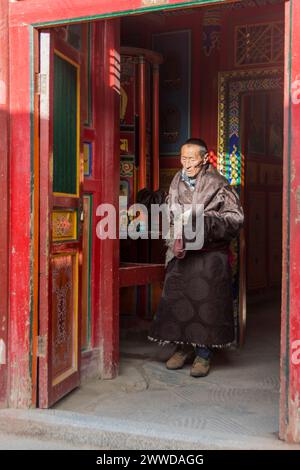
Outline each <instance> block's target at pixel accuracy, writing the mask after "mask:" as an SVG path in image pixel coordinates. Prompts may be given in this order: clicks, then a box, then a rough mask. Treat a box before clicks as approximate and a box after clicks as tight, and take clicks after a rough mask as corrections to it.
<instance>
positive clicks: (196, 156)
mask: <svg viewBox="0 0 300 470" xmlns="http://www.w3.org/2000/svg"><path fill="white" fill-rule="evenodd" d="M180 161H181V165H182V167H183V168H184V170H185V172H186V174H187V175H188V176H190V177H191V178H193V177H194V176H196V175H197V174H198V173H199V171H200V163H201V161H202V157H201V155H200V151H199V147H198V145H193V144H186V145H183V146H182V147H181V157H180Z"/></svg>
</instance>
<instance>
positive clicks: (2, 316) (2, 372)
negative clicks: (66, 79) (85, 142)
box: [0, 0, 9, 407]
mask: <svg viewBox="0 0 300 470" xmlns="http://www.w3.org/2000/svg"><path fill="white" fill-rule="evenodd" d="M0 18H1V27H0V51H1V54H0V129H1V139H0V207H1V224H0V279H1V296H0V407H6V406H7V327H8V161H9V159H8V155H9V152H8V127H9V103H8V99H9V95H8V84H9V73H8V68H9V62H8V57H9V51H8V44H9V41H8V36H9V34H8V0H0Z"/></svg>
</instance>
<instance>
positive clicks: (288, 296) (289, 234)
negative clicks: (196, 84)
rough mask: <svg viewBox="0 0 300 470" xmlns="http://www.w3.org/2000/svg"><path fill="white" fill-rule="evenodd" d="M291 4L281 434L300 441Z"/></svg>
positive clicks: (299, 59) (299, 17) (289, 14)
mask: <svg viewBox="0 0 300 470" xmlns="http://www.w3.org/2000/svg"><path fill="white" fill-rule="evenodd" d="M285 8H286V10H285V13H286V30H285V39H286V41H285V97H284V110H285V124H284V126H285V128H284V181H283V184H284V187H283V228H284V232H283V272H282V274H283V275H282V279H283V284H282V329H281V406H280V437H281V438H282V439H286V440H288V441H290V442H300V267H299V266H300V158H299V149H300V29H299V24H300V2H299V0H290V1H289V2H287V3H286V6H285Z"/></svg>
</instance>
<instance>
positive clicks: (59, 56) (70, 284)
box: [38, 32, 83, 408]
mask: <svg viewBox="0 0 300 470" xmlns="http://www.w3.org/2000/svg"><path fill="white" fill-rule="evenodd" d="M80 136H81V122H80V57H79V55H78V54H77V53H76V51H74V50H73V49H72V48H71V47H68V45H67V44H65V43H64V42H62V41H61V40H59V38H57V37H56V36H55V32H43V33H41V36H40V289H39V295H40V297H39V345H38V355H39V407H41V408H47V407H50V406H51V405H52V404H53V403H55V402H56V401H57V400H58V399H60V398H61V397H62V396H64V395H65V394H66V393H68V392H69V391H70V390H72V389H74V388H75V387H77V386H78V385H79V380H80V324H81V322H80V315H81V308H80V305H81V302H80V299H81V263H82V219H83V207H82V180H83V175H82V173H83V155H82V152H81V148H80V147H81V142H80V140H81V139H80Z"/></svg>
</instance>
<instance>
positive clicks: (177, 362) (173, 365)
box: [166, 349, 195, 370]
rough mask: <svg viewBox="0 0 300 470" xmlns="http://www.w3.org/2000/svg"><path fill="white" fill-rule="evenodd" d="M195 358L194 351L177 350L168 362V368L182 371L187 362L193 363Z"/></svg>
mask: <svg viewBox="0 0 300 470" xmlns="http://www.w3.org/2000/svg"><path fill="white" fill-rule="evenodd" d="M194 357H195V353H194V351H193V350H191V351H188V350H185V349H179V350H177V351H176V352H175V353H174V354H173V356H171V357H170V359H169V360H168V361H167V362H166V368H167V369H171V370H176V369H181V368H182V367H183V366H184V364H186V363H187V362H192V361H193V359H194Z"/></svg>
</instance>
